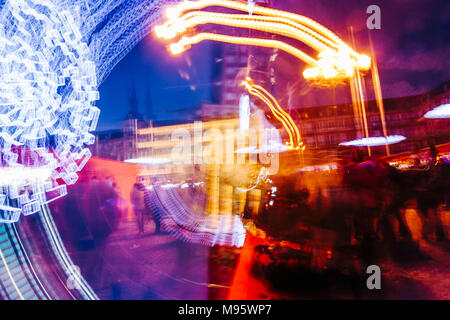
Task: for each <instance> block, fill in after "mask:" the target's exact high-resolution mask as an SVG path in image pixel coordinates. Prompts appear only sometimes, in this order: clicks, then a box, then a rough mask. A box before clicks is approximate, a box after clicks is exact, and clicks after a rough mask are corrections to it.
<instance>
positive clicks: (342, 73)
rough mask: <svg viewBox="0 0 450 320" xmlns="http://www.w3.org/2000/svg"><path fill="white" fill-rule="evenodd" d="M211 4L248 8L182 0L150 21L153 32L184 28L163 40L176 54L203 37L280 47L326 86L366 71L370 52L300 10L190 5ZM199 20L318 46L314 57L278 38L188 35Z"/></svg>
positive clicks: (229, 3)
mask: <svg viewBox="0 0 450 320" xmlns="http://www.w3.org/2000/svg"><path fill="white" fill-rule="evenodd" d="M217 6H218V7H225V8H229V9H233V10H238V11H244V12H249V7H248V5H246V4H243V3H241V2H236V1H229V0H218V1H212V0H199V1H185V2H182V3H180V4H179V5H177V6H175V7H171V8H167V10H166V15H167V17H168V19H169V20H168V21H166V22H165V23H164V24H163V25H160V26H156V27H155V29H154V31H155V34H156V36H157V37H159V38H163V39H166V40H171V39H173V38H176V37H179V36H182V35H183V34H184V33H188V34H189V36H182V38H181V40H179V41H178V42H176V43H172V44H171V45H170V46H169V48H170V50H171V52H172V53H173V54H180V53H182V52H184V51H185V50H187V49H188V48H189V47H190V46H191V45H192V44H196V43H199V42H201V41H205V40H212V41H219V42H228V43H233V44H240V45H252V46H261V47H268V48H276V49H280V50H283V51H285V52H287V53H289V54H291V55H293V56H295V57H297V58H298V59H300V60H302V61H304V62H305V63H306V64H307V65H308V67H307V68H306V69H305V70H304V71H303V77H304V78H305V79H306V80H309V81H312V82H315V83H316V84H319V85H326V86H328V85H330V84H331V85H333V84H336V83H340V82H343V80H347V79H350V78H351V77H352V76H353V75H354V73H355V71H360V72H362V71H367V70H369V69H370V67H371V59H370V57H368V56H366V55H363V54H359V53H357V52H355V51H354V50H353V49H352V48H350V47H349V46H348V45H347V44H346V43H345V42H343V41H342V40H341V39H340V38H339V37H338V36H336V35H335V34H334V33H333V32H331V31H330V30H328V29H327V28H325V27H324V26H322V25H320V24H319V23H317V22H315V21H314V20H312V19H310V18H307V17H304V16H301V15H297V14H293V13H290V12H285V11H281V10H275V9H270V8H265V7H259V6H254V7H252V14H248V15H245V14H235V13H232V14H224V13H214V12H205V11H192V10H201V9H204V8H206V7H217ZM203 24H218V25H224V26H229V27H237V28H246V29H253V30H259V31H263V32H266V33H273V34H278V35H282V36H284V37H287V38H291V39H294V40H297V41H300V42H302V43H305V44H306V45H308V46H310V47H311V48H312V49H314V50H315V51H317V52H318V54H317V57H318V58H317V59H314V58H312V57H311V56H309V55H308V54H306V53H305V52H303V51H301V50H300V49H298V48H296V47H294V46H292V45H290V44H287V43H286V42H284V41H280V40H273V39H270V38H269V39H265V38H244V37H234V36H227V35H223V34H222V35H221V34H215V33H197V34H195V33H194V35H192V32H191V31H190V30H192V29H193V28H195V27H196V26H198V25H203Z"/></svg>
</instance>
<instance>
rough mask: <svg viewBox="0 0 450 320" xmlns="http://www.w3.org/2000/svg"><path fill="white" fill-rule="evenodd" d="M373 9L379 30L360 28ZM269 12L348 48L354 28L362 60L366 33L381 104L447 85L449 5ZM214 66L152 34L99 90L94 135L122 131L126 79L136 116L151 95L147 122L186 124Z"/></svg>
mask: <svg viewBox="0 0 450 320" xmlns="http://www.w3.org/2000/svg"><path fill="white" fill-rule="evenodd" d="M372 4H376V5H378V6H379V7H380V8H381V30H370V31H369V30H367V28H366V19H367V17H368V15H367V14H366V8H367V7H368V6H369V5H372ZM273 5H274V7H277V8H281V9H284V10H290V11H293V12H297V13H300V14H302V15H305V16H308V17H311V18H313V19H314V20H316V21H318V22H319V23H321V24H323V25H325V26H326V27H328V28H330V29H332V30H333V31H334V32H336V33H337V34H338V35H339V36H340V37H341V38H343V39H344V40H345V41H347V42H348V40H349V27H350V26H352V27H353V30H354V31H355V37H356V42H357V44H356V47H357V50H358V51H360V52H368V41H367V39H368V33H369V32H370V34H371V37H372V40H373V43H374V46H375V50H376V55H377V57H376V58H377V61H378V68H379V72H380V78H381V84H382V89H383V96H384V97H396V96H405V95H413V94H418V93H423V92H426V91H428V90H430V89H432V88H434V87H436V86H437V85H439V84H440V83H442V82H443V81H446V80H449V79H450V59H449V54H450V2H449V1H447V0H433V1H425V0H420V1H419V0H385V1H372V0H370V1H357V0H345V1H344V0H342V1H336V0H314V1H299V0H275V1H274V2H273ZM280 59H281V62H280V63H279V66H280V67H279V68H278V69H277V70H276V72H277V73H278V77H279V78H283V79H298V75H299V74H300V72H301V70H303V69H304V67H305V66H304V65H302V64H301V63H300V62H297V61H295V62H294V63H296V64H298V66H297V67H296V68H292V67H291V68H282V66H283V59H285V60H286V61H290V62H292V61H291V60H290V59H291V58H290V57H287V56H285V57H283V56H282V55H281V57H280ZM212 61H213V59H212V54H211V44H210V43H202V44H199V45H196V46H194V47H193V48H192V49H191V50H189V51H188V52H186V53H184V54H183V55H181V56H176V57H174V56H171V55H170V54H169V53H168V52H167V50H166V48H165V46H164V44H163V43H161V42H160V41H159V40H157V39H155V38H154V37H153V35H152V34H150V35H148V36H147V37H146V38H145V39H144V40H143V41H141V43H140V44H139V45H138V46H136V47H135V48H134V49H133V50H132V51H131V52H130V53H129V54H128V55H127V56H126V57H125V58H124V59H123V60H122V61H121V62H120V63H119V64H118V65H117V66H116V67H115V69H114V70H113V71H112V72H111V74H110V76H109V77H108V78H107V79H106V80H105V82H104V83H103V84H102V85H101V86H100V101H99V102H98V106H99V107H100V109H101V110H102V113H101V115H100V120H99V126H98V130H106V129H111V128H119V127H120V125H121V124H120V121H121V120H122V119H123V118H124V117H125V115H126V113H127V111H128V109H129V103H128V100H129V96H130V91H131V84H132V73H135V78H136V87H137V94H138V100H139V110H140V112H141V113H146V115H147V116H149V113H148V112H147V110H146V104H145V99H146V90H147V87H149V88H150V90H151V97H152V104H153V117H152V118H155V119H158V120H190V119H192V118H193V117H194V113H195V109H196V108H197V107H198V105H199V104H200V103H203V102H210V101H211V99H212V98H211V85H212V84H211V79H212V75H211V73H212V70H211V69H212ZM286 81H287V80H286ZM298 81H301V79H300V80H298ZM288 82H289V81H288ZM281 83H282V81H280V84H281ZM303 86H305V84H303ZM280 87H282V86H281V85H280ZM283 88H284V87H283ZM276 92H277V94H278V98H279V99H280V100H281V101H286V100H287V99H286V96H285V93H284V91H282V90H280V88H278V90H276ZM302 94H303V95H304V96H303V99H301V98H302V97H300V99H299V100H301V101H302V102H301V103H300V102H299V103H298V105H320V104H326V103H327V102H328V101H327V100H326V99H323V97H324V96H327V95H324V94H323V91H320V90H303V91H302V93H300V96H301V95H302ZM338 99H339V97H338ZM342 99H343V100H345V98H343V97H342Z"/></svg>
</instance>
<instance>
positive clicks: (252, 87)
mask: <svg viewBox="0 0 450 320" xmlns="http://www.w3.org/2000/svg"><path fill="white" fill-rule="evenodd" d="M243 84H244V86H245V88H246V89H247V91H248V92H249V93H250V94H252V95H254V96H256V97H258V98H259V99H261V100H262V101H263V102H264V103H265V104H266V105H267V106H268V107H269V109H270V110H271V111H272V114H273V115H274V117H275V118H276V119H277V120H278V121H280V122H281V124H282V125H283V127H284V128H285V129H286V131H287V133H288V135H289V146H290V147H291V148H293V149H298V148H299V147H300V146H301V145H303V142H302V141H301V136H300V131H299V130H298V128H297V126H296V124H295V122H294V120H292V118H291V116H290V115H289V114H288V113H287V112H286V111H284V109H283V108H282V107H281V106H280V104H279V103H278V101H277V100H276V99H275V98H274V97H273V96H272V95H271V94H270V93H269V92H268V91H267V90H266V89H264V88H263V87H261V86H259V85H256V84H254V83H253V81H252V80H251V79H250V78H247V79H246V80H245V81H244V82H243Z"/></svg>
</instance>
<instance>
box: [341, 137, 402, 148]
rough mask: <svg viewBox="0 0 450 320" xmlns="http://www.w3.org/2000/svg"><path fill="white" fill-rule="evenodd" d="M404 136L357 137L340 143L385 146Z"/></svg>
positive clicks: (396, 141)
mask: <svg viewBox="0 0 450 320" xmlns="http://www.w3.org/2000/svg"><path fill="white" fill-rule="evenodd" d="M405 139H406V138H405V137H404V136H400V135H392V136H387V137H367V138H362V139H356V140H352V141H346V142H341V143H339V145H340V146H352V147H377V146H385V145H389V144H394V143H399V142H402V141H403V140H405Z"/></svg>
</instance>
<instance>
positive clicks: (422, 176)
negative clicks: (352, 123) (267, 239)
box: [257, 146, 450, 260]
mask: <svg viewBox="0 0 450 320" xmlns="http://www.w3.org/2000/svg"><path fill="white" fill-rule="evenodd" d="M438 154H439V151H438V150H436V148H435V147H433V146H431V147H430V148H428V149H427V150H424V151H420V152H416V153H414V154H413V155H411V159H410V160H411V161H409V163H412V164H413V165H412V166H410V167H408V168H401V169H399V168H395V167H393V166H391V165H390V164H389V163H388V162H387V161H385V160H384V159H370V158H369V157H367V156H366V155H365V154H364V152H363V150H362V149H355V150H353V152H352V155H351V158H350V159H349V161H347V162H346V163H344V164H343V165H342V166H340V167H339V168H338V169H336V170H334V172H328V173H301V175H300V176H299V177H297V180H298V181H301V183H300V186H297V187H292V183H293V182H288V181H282V182H281V183H280V185H278V186H277V188H278V190H279V191H280V192H279V195H278V196H276V197H274V198H269V199H267V201H266V203H265V205H264V207H263V210H262V212H261V213H260V215H259V217H257V223H259V225H260V226H261V227H263V228H265V229H267V230H268V231H269V232H268V233H269V235H272V236H275V237H276V238H280V239H282V238H283V239H305V238H308V237H312V235H311V232H312V228H311V226H319V227H323V228H326V229H331V230H334V231H335V232H336V233H337V235H338V236H337V237H338V239H337V241H338V242H339V243H341V244H344V245H350V246H357V247H360V248H361V251H360V252H361V255H362V258H364V259H368V260H370V258H371V256H372V254H373V245H374V244H375V243H384V244H387V245H388V246H387V247H390V248H393V247H395V246H396V245H397V244H399V243H406V242H408V243H416V244H420V243H423V241H433V242H443V241H446V240H448V234H447V232H448V231H447V230H446V229H447V228H448V226H446V223H447V222H446V219H448V218H447V217H446V216H445V214H446V212H447V214H448V206H449V193H450V188H449V181H450V164H448V163H447V162H445V161H442V159H440V157H439V156H438ZM314 179H316V180H317V181H313V180H314ZM319 180H323V181H319ZM294 184H295V182H294ZM311 193H313V194H314V196H313V197H310V195H311Z"/></svg>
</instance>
